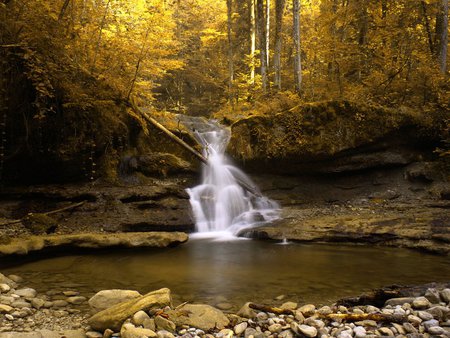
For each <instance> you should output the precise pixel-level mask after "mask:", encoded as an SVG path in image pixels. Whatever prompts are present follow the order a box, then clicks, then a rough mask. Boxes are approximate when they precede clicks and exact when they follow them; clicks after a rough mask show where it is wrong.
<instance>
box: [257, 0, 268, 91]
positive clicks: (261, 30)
mask: <svg viewBox="0 0 450 338" xmlns="http://www.w3.org/2000/svg"><path fill="white" fill-rule="evenodd" d="M256 10H257V15H258V21H257V23H258V34H259V50H260V55H259V56H260V61H261V86H262V90H263V92H266V91H267V55H266V20H265V17H264V0H256Z"/></svg>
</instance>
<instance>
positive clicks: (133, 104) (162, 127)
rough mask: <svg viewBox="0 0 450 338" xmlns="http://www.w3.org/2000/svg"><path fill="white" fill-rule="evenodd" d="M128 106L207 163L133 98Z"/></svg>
mask: <svg viewBox="0 0 450 338" xmlns="http://www.w3.org/2000/svg"><path fill="white" fill-rule="evenodd" d="M129 106H130V108H131V109H133V111H134V112H135V113H136V114H138V115H139V116H141V117H143V118H144V119H145V120H146V121H147V122H148V123H150V124H151V125H153V126H154V127H156V128H157V129H159V130H161V131H162V132H163V133H164V134H165V135H166V136H167V137H169V138H170V139H171V140H172V141H174V142H176V143H178V144H179V145H180V146H182V147H183V148H184V149H186V150H187V151H189V152H190V153H191V154H192V155H194V156H195V157H197V158H198V159H199V160H200V161H201V162H203V163H205V164H208V160H207V159H206V157H205V156H203V155H202V154H200V153H199V152H198V151H197V150H195V149H194V148H192V147H191V146H190V145H189V144H187V143H186V142H184V141H183V140H182V139H180V138H179V137H178V136H176V135H175V134H174V133H172V132H171V131H170V130H169V129H167V128H166V127H164V126H163V125H162V124H161V123H159V122H158V121H156V120H155V119H154V118H153V117H151V116H149V115H148V114H146V113H144V112H143V111H142V110H140V109H139V107H138V106H137V105H136V103H135V102H134V100H133V98H130V100H129Z"/></svg>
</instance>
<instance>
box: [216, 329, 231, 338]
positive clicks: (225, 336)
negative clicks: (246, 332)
mask: <svg viewBox="0 0 450 338" xmlns="http://www.w3.org/2000/svg"><path fill="white" fill-rule="evenodd" d="M218 336H219V337H222V338H232V337H233V330H230V329H222V330H220V332H219V334H218Z"/></svg>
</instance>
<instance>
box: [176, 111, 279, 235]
mask: <svg viewBox="0 0 450 338" xmlns="http://www.w3.org/2000/svg"><path fill="white" fill-rule="evenodd" d="M183 123H184V124H185V125H186V126H188V127H189V128H191V129H192V130H194V134H195V136H196V138H197V140H198V141H199V142H200V143H201V144H202V145H203V149H204V151H203V152H204V156H205V157H206V158H207V159H208V164H207V165H203V167H202V183H201V184H200V185H198V186H196V187H194V188H191V189H187V192H188V194H189V196H190V202H191V206H192V211H193V213H194V217H195V221H196V227H197V231H198V232H212V231H214V232H217V231H221V232H223V231H226V232H229V233H232V234H234V235H236V234H239V233H240V232H241V231H242V230H243V229H248V228H251V227H254V226H258V225H261V224H264V223H265V222H269V221H273V220H275V219H277V218H278V214H279V213H278V208H279V206H278V204H277V203H276V202H274V201H271V200H270V199H268V198H267V197H265V196H262V195H261V193H260V192H259V190H258V188H257V187H256V185H255V184H254V183H253V182H252V181H251V180H250V178H249V177H248V176H247V175H246V174H245V173H244V172H242V171H241V170H239V169H238V168H236V167H235V166H233V165H232V164H231V163H230V161H229V160H228V159H227V157H226V155H225V149H226V147H227V145H228V142H229V141H230V131H229V130H228V129H226V128H223V127H221V126H220V125H219V124H217V123H216V122H214V121H205V120H204V119H201V118H189V119H188V120H186V119H183Z"/></svg>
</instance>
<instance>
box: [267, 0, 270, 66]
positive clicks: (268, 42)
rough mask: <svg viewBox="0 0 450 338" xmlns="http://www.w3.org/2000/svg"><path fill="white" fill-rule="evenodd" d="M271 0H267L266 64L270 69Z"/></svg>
mask: <svg viewBox="0 0 450 338" xmlns="http://www.w3.org/2000/svg"><path fill="white" fill-rule="evenodd" d="M269 51H270V0H266V66H267V69H269V64H270V62H269V59H270V53H269Z"/></svg>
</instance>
